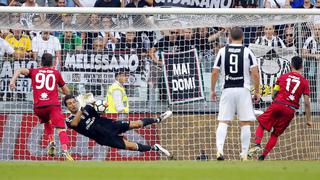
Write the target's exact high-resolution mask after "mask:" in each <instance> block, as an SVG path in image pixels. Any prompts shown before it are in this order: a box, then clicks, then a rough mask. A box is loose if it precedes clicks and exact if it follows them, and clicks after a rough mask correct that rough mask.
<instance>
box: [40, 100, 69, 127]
mask: <svg viewBox="0 0 320 180" xmlns="http://www.w3.org/2000/svg"><path fill="white" fill-rule="evenodd" d="M34 113H35V114H36V115H37V116H38V118H39V119H40V123H47V122H49V121H51V124H52V126H53V127H55V128H63V129H64V128H65V122H64V119H65V116H64V115H63V114H62V110H61V107H60V106H46V107H37V108H34Z"/></svg>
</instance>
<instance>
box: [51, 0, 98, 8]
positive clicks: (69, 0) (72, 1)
mask: <svg viewBox="0 0 320 180" xmlns="http://www.w3.org/2000/svg"><path fill="white" fill-rule="evenodd" d="M57 1H58V0H56V2H57ZM90 1H93V0H90ZM93 3H94V1H93ZM65 6H66V7H75V6H78V7H84V5H83V4H82V2H81V0H66V1H65ZM85 7H86V6H85ZM92 7H93V5H92Z"/></svg>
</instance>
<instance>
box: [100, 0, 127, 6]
mask: <svg viewBox="0 0 320 180" xmlns="http://www.w3.org/2000/svg"><path fill="white" fill-rule="evenodd" d="M124 6H125V1H124V0H97V1H96V2H95V4H94V7H124Z"/></svg>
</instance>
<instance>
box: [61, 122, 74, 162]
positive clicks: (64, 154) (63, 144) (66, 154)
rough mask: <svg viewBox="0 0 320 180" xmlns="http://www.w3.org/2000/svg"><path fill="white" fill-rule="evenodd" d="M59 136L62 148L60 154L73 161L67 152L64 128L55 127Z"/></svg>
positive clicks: (67, 139) (66, 137) (67, 140)
mask: <svg viewBox="0 0 320 180" xmlns="http://www.w3.org/2000/svg"><path fill="white" fill-rule="evenodd" d="M57 131H58V134H59V138H60V143H61V148H62V153H61V154H62V156H63V157H64V158H65V159H66V160H68V161H74V159H73V158H72V157H71V155H70V154H69V152H68V146H67V144H68V143H69V138H68V136H67V133H66V130H65V129H61V128H57Z"/></svg>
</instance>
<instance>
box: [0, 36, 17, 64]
mask: <svg viewBox="0 0 320 180" xmlns="http://www.w3.org/2000/svg"><path fill="white" fill-rule="evenodd" d="M1 36H2V30H1ZM0 47H1V48H0V58H1V59H3V58H5V57H8V55H13V53H14V52H15V51H14V49H13V47H12V46H11V45H10V44H9V43H8V41H6V40H4V39H2V37H0Z"/></svg>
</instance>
